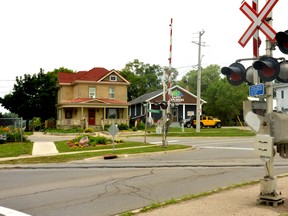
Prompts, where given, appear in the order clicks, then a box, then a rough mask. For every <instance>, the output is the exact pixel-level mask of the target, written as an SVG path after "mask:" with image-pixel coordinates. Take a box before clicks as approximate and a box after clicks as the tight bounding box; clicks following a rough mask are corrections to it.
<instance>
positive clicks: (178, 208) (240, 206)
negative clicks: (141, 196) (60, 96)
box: [1, 133, 288, 216]
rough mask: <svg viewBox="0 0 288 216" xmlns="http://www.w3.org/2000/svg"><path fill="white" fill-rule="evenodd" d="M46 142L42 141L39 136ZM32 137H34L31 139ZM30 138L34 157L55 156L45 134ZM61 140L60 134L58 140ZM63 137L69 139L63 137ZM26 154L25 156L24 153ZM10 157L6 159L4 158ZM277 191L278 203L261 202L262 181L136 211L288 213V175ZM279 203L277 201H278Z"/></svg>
mask: <svg viewBox="0 0 288 216" xmlns="http://www.w3.org/2000/svg"><path fill="white" fill-rule="evenodd" d="M41 137H42V139H43V140H44V141H39V139H41ZM30 138H31V139H30ZM29 139H30V140H31V141H32V140H37V141H35V142H34V146H33V155H32V156H26V157H33V156H39V155H42V156H43V155H53V154H54V155H55V154H58V151H57V149H56V147H55V145H54V143H53V141H50V140H49V139H47V135H44V134H43V133H34V135H33V136H30V137H29ZM54 139H55V137H54ZM59 139H61V138H60V137H57V140H59ZM62 139H67V137H66V138H65V137H63V136H62ZM22 157H25V156H22ZM5 159H9V158H3V159H1V160H5ZM277 192H278V193H279V194H281V195H280V197H282V198H283V200H281V201H279V203H276V202H273V201H271V200H267V201H263V199H261V200H260V201H261V202H259V194H260V183H259V182H258V183H254V184H251V185H248V186H242V187H238V188H234V189H227V190H223V191H221V192H216V193H213V194H211V195H205V196H202V197H200V198H195V199H192V200H189V201H183V202H180V203H178V204H171V205H167V206H166V207H162V208H158V209H154V210H152V211H148V212H146V213H140V210H141V209H137V210H134V211H133V212H134V213H135V214H137V215H141V216H146V215H147V216H170V215H171V216H191V215H192V216H194V215H195V216H206V215H207V216H208V215H209V216H211V215H213V216H218V215H219V216H231V215H233V216H242V215H243V216H280V215H281V216H283V215H288V203H287V202H288V201H286V199H287V200H288V198H287V197H288V175H287V176H285V175H283V176H278V178H277ZM275 203H276V204H275Z"/></svg>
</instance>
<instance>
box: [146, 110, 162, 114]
mask: <svg viewBox="0 0 288 216" xmlns="http://www.w3.org/2000/svg"><path fill="white" fill-rule="evenodd" d="M148 112H151V113H160V112H161V110H154V109H150V110H148Z"/></svg>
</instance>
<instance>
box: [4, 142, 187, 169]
mask: <svg viewBox="0 0 288 216" xmlns="http://www.w3.org/2000/svg"><path fill="white" fill-rule="evenodd" d="M123 148H124V147H122V148H119V146H118V148H117V149H115V151H113V150H112V149H111V146H110V149H106V150H105V149H102V151H101V150H100V151H91V150H90V151H88V152H86V151H85V152H77V153H76V152H74V154H73V153H72V154H59V155H55V156H43V157H29V158H20V159H13V160H6V161H0V164H37V163H65V162H69V161H74V160H84V159H86V158H91V157H99V156H104V155H107V154H117V155H118V156H121V155H129V154H139V153H151V152H165V151H172V150H178V149H185V148H190V147H189V146H183V145H169V146H168V147H166V148H164V147H161V146H154V145H153V146H151V147H150V146H149V147H147V145H146V146H140V147H139V148H134V149H129V148H128V149H123ZM84 150H85V149H84ZM98 150H99V149H98Z"/></svg>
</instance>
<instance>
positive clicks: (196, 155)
mask: <svg viewBox="0 0 288 216" xmlns="http://www.w3.org/2000/svg"><path fill="white" fill-rule="evenodd" d="M158 139H159V138H158ZM173 140H174V141H173ZM173 140H170V141H173V142H176V139H174V138H173ZM251 141H252V143H253V140H251V139H250V138H237V139H235V140H233V142H232V140H231V139H230V141H229V139H226V138H225V139H220V138H217V139H215V138H214V139H203V138H201V139H198V138H197V139H191V138H190V139H189V140H185V139H181V142H182V143H186V144H187V145H190V144H189V142H190V143H191V142H193V143H194V145H195V146H197V149H194V150H188V151H179V152H173V153H171V152H170V153H169V152H167V153H161V154H153V155H151V154H146V155H141V156H139V155H138V156H132V157H122V158H119V159H117V160H108V161H106V160H102V159H99V158H92V159H90V160H84V161H75V162H71V163H65V164H49V165H45V164H39V165H26V166H24V165H23V166H20V167H19V166H18V167H16V168H13V169H7V168H6V169H2V170H1V178H0V184H1V193H0V205H1V206H4V207H7V208H11V209H15V210H19V211H21V212H25V213H27V214H30V215H33V216H36V215H41V216H45V215H49V216H51V215H63V216H65V215H69V216H73V215H81V216H82V215H83V216H85V215H89V216H90V215H101V216H102V215H103V216H106V215H115V214H117V213H120V212H124V211H127V210H131V209H137V208H140V207H143V206H146V205H150V204H152V203H156V202H162V201H165V200H169V199H171V198H179V197H182V196H184V195H187V194H194V193H200V192H205V191H208V190H212V189H216V188H219V187H223V186H227V185H231V184H235V183H241V182H243V181H249V180H255V179H260V178H262V177H263V176H264V175H265V171H264V167H263V162H262V161H261V160H260V159H259V158H257V157H255V155H254V153H253V150H252V148H251ZM154 142H158V141H157V140H155V141H154ZM177 142H179V141H177ZM275 164H276V166H275V174H279V173H285V172H287V166H286V161H285V160H283V159H279V158H276V160H275ZM251 196H255V195H251Z"/></svg>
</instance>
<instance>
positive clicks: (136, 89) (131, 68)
mask: <svg viewBox="0 0 288 216" xmlns="http://www.w3.org/2000/svg"><path fill="white" fill-rule="evenodd" d="M163 70H164V71H165V72H166V74H168V67H164V68H162V67H160V66H159V65H155V64H153V65H150V64H145V63H143V62H140V61H139V60H138V59H135V60H134V61H133V62H129V63H127V64H126V65H125V67H124V68H123V69H122V70H121V75H122V76H123V77H125V78H126V79H127V80H128V81H129V82H130V83H131V84H130V86H129V87H128V100H129V101H130V100H133V99H135V98H137V97H139V96H141V95H143V94H145V93H148V92H153V91H156V90H159V89H161V88H162V80H163ZM177 76H178V71H177V70H176V69H175V68H172V69H171V80H172V81H173V80H175V79H176V77H177Z"/></svg>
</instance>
